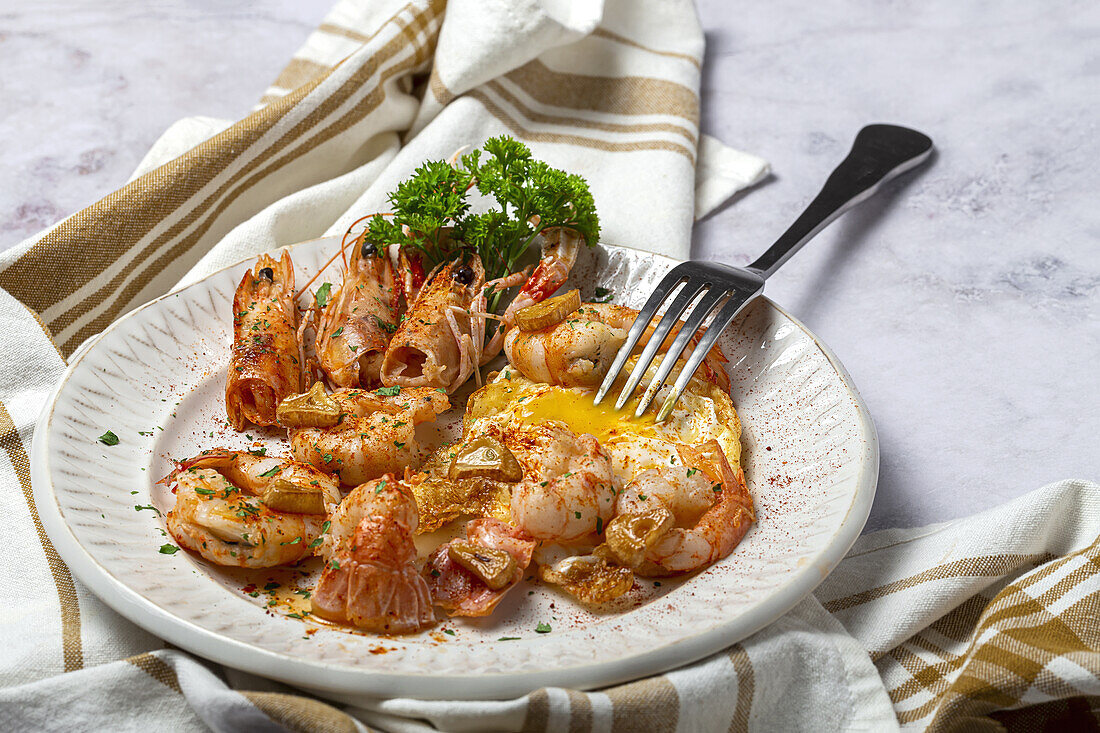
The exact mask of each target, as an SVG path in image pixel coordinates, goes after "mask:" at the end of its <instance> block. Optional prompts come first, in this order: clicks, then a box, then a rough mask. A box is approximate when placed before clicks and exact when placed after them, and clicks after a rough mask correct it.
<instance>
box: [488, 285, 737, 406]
mask: <svg viewBox="0 0 1100 733" xmlns="http://www.w3.org/2000/svg"><path fill="white" fill-rule="evenodd" d="M637 315H638V311H636V310H635V309H633V308H627V307H625V306H621V305H610V304H606V303H584V304H582V305H581V307H580V309H579V310H577V311H576V312H574V313H573V314H572V315H570V316H569V317H568V318H566V319H565V320H564V321H562V322H561V323H558V324H556V325H554V326H550V327H548V328H544V329H542V330H540V331H521V330H519V329H511V330H510V331H509V332H508V334H507V336H506V337H505V339H504V352H505V353H506V354H507V355H508V361H509V362H510V363H511V364H512V366H514V367H515V368H516V369H518V370H519V371H520V372H522V373H523V375H524V376H526V377H527V378H528V379H531V380H533V381H536V382H544V383H546V384H559V385H562V386H564V387H594V386H596V385H598V384H599V383H600V382H601V381H603V378H604V376H606V374H607V370H608V369H609V368H610V367H611V362H612V361H614V359H615V354H616V353H617V352H618V350H619V347H620V346H622V345H623V342H624V341H626V334H627V331H629V330H630V326H631V324H632V323H633V322H634V319H635V318H636V317H637ZM682 325H683V323H682V322H681V323H678V324H677V325H675V326H673V328H672V329H671V331H670V332H669V334H668V336H667V337H666V338H665V341H664V343H662V344H661V347H660V349H658V353H660V354H663V353H665V352H667V351H668V349H669V347H670V346H671V345H672V341H673V339H674V338H675V337H676V334H678V333H679V332H680V327H681V326H682ZM653 330H654V324H650V325H649V327H648V328H647V329H646V332H645V333H644V334H643V336H642V338H641V339H639V341H638V345H637V346H636V347H635V350H634V353H635V354H640V353H641V351H642V349H643V348H644V347H645V344H646V342H648V341H649V338H650V336H652V335H653ZM692 343H698V336H696V337H694V338H693V340H692ZM690 353H691V350H690V348H689V349H685V350H684V356H683V357H682V358H687V356H688V355H689V354H690ZM725 361H726V358H725V357H724V356H723V355H722V352H721V351H719V350H718V347H717V346H716V347H714V348H713V349H711V351H710V353H709V354H707V357H706V359H704V360H703V364H702V366H701V367H700V371H699V372H698V376H699V378H701V379H703V380H705V381H708V382H710V383H712V384H715V385H717V386H718V387H720V388H722V389H723V390H725V391H727V392H728V391H729V375H727V374H726V370H725V369H724V368H723V366H722V365H723V363H725ZM627 372H629V370H627Z"/></svg>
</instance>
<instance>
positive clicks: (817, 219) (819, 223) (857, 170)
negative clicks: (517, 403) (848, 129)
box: [595, 125, 932, 421]
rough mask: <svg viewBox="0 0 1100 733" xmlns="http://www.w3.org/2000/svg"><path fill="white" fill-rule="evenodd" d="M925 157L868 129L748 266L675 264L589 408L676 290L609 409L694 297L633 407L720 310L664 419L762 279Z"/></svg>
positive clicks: (912, 133)
mask: <svg viewBox="0 0 1100 733" xmlns="http://www.w3.org/2000/svg"><path fill="white" fill-rule="evenodd" d="M931 154H932V140H931V139H930V138H929V137H928V136H927V135H923V134H921V133H919V132H917V131H916V130H910V129H908V128H905V127H898V126H896V125H868V126H867V127H864V128H863V129H862V130H860V131H859V134H858V135H856V140H855V142H854V143H853V144H852V150H851V151H850V152H849V153H848V157H847V158H845V159H844V160H843V161H842V162H841V163H840V165H838V166H837V167H836V169H835V170H834V171H833V172H832V174H831V175H830V176H829V178H828V180H827V181H825V186H824V187H823V188H822V189H821V193H819V194H818V195H817V198H815V199H814V200H813V201H811V202H810V205H809V206H807V207H806V210H805V211H803V212H802V215H801V216H799V217H798V219H796V220H795V222H794V224H792V225H791V226H790V228H789V229H788V230H787V231H785V232H783V235H782V236H780V237H779V239H777V240H776V242H775V244H773V245H772V246H771V247H770V248H769V249H768V251H767V252H765V253H764V254H762V255H761V256H760V257H758V258H757V260H756V261H755V262H753V263H752V264H751V265H749V266H748V267H731V266H729V265H723V264H721V263H718V262H682V263H680V264H679V265H677V266H676V267H674V268H672V270H671V271H670V272H669V273H668V274H667V275H665V277H664V279H663V280H661V282H660V284H659V285H658V286H657V288H656V289H655V290H654V291H653V294H652V295H650V296H649V300H647V301H646V304H645V306H644V307H643V308H642V309H641V311H639V312H638V317H637V318H636V319H635V320H634V323H633V325H631V327H630V331H629V333H628V334H627V337H626V342H625V343H624V344H623V345H622V347H621V348H620V349H619V351H618V353H616V355H615V361H614V362H612V364H611V369H610V370H608V372H607V376H605V377H604V380H603V383H602V384H601V385H600V389H599V391H597V392H596V399H595V404H597V405H598V404H600V402H601V401H603V398H604V397H605V396H606V395H607V393H608V392H609V391H610V390H611V387H612V385H613V384H614V383H615V380H616V379H617V378H618V376H619V372H621V371H622V368H623V365H624V364H626V360H627V359H628V358H629V357H630V354H631V353H632V352H633V351H634V348H635V346H637V344H638V340H639V339H640V338H641V337H642V334H643V333H644V332H645V329H646V327H647V326H648V325H649V323H650V321H652V320H653V317H654V316H655V315H656V314H657V312H658V311H659V310H660V308H661V305H662V304H663V303H664V302H665V301H666V300H667V299H668V297H669V295H671V293H672V291H673V290H675V289H676V288H677V287H678V286H680V285H683V287H681V288H680V290H679V292H678V293H677V294H676V298H675V299H674V300H673V301H672V304H671V305H669V307H668V309H667V310H666V311H665V314H664V317H662V318H661V320H660V322H658V324H657V327H656V328H655V329H654V331H653V334H652V336H650V338H649V341H648V342H647V343H646V345H645V349H643V351H642V353H641V355H640V356H639V358H638V362H637V363H636V364H635V365H634V369H633V370H632V371H631V372H630V375H629V377H628V378H627V380H626V384H625V386H624V387H623V390H622V392H620V393H619V399H618V400H616V402H615V409H616V410H619V409H622V407H623V405H625V404H626V403H627V402H628V401H629V400H630V398H631V397H632V396H633V395H634V390H635V389H636V388H637V387H638V384H639V383H640V382H641V380H642V378H643V377H644V376H645V373H646V370H648V369H649V366H650V364H651V362H652V361H653V358H654V357H655V356H656V354H657V350H658V349H659V348H660V346H661V344H663V343H664V341H665V339H666V338H667V336H668V334H669V331H671V330H672V327H673V326H674V325H675V324H676V322H677V321H679V319H680V316H681V315H683V313H684V311H686V310H687V309H688V307H689V306H691V304H692V303H693V302H695V300H696V298H699V300H698V302H697V303H695V308H694V309H693V310H692V311H691V314H690V315H689V316H688V317H687V320H686V321H685V323H684V326H683V328H681V329H680V331H679V333H678V334H677V335H676V338H675V339H674V340H673V342H672V344H671V346H670V347H669V349H668V352H667V353H666V354H665V355H664V357H663V358H662V359H661V362H660V366H658V368H657V373H656V375H655V376H654V378H653V381H652V382H650V384H649V386H648V387H647V388H646V391H645V393H644V394H643V395H642V398H641V400H639V402H638V408H637V410H636V411H635V413H634V414H635V416H636V417H641V416H642V415H643V414H645V411H646V410H647V409H649V405H650V404H651V403H652V402H653V398H654V397H655V396H656V394H657V392H658V391H659V390H660V389H661V387H662V386H664V383H665V380H666V379H668V375H669V374H670V373H671V372H672V370H673V368H674V367H675V366H676V362H677V361H678V360H679V359H680V356H681V354H682V353H683V351H684V349H685V348H686V347H687V346H688V344H689V342H690V341H691V339H692V338H693V336H695V334H696V332H698V331H699V329H700V328H701V327H702V325H703V322H704V321H705V320H706V318H707V316H709V315H711V313H713V312H714V311H715V310H716V309H718V308H719V306H721V309H720V310H718V313H717V315H715V316H714V318H713V319H712V320H711V321H710V323H709V324H708V326H707V329H706V332H705V333H704V334H703V335H702V336H701V337H700V338H699V342H698V343H697V344H696V345H695V347H694V348H693V349H692V352H691V354H690V355H689V356H688V359H687V362H686V363H685V365H684V368H683V370H682V371H681V372H680V375H679V376H678V377H677V379H676V382H675V383H674V384H673V385H672V389H671V391H670V392H669V393H668V395H667V396H666V397H665V399H664V401H663V402H662V403H661V409H660V410H659V412H658V413H657V420H658V421H661V420H664V419H665V418H666V417H668V415H669V414H670V413H671V412H672V408H673V407H674V406H675V405H676V402H677V401H678V400H679V399H680V395H681V394H682V393H683V391H684V389H685V388H686V387H687V384H688V381H690V379H691V376H692V375H693V374H694V373H695V371H696V370H697V369H698V368H699V365H700V364H702V362H703V358H704V357H705V356H706V355H707V352H708V351H710V349H711V347H713V346H714V343H715V342H716V341H717V340H718V337H719V336H720V335H721V333H722V331H723V330H725V328H726V326H728V325H729V324H730V322H731V321H733V319H734V318H736V317H737V314H738V313H740V312H741V309H742V308H744V307H745V306H746V305H747V304H748V302H749V301H750V300H752V299H753V298H755V297H756V296H757V295H759V294H760V293H762V292H763V290H764V281H765V280H766V279H767V278H768V276H770V275H771V274H772V273H773V272H775V271H776V270H778V269H779V266H780V265H782V264H783V263H784V262H786V261H787V260H788V259H790V257H791V255H793V254H794V253H795V252H797V251H798V250H799V249H800V248H801V247H802V245H804V244H805V243H806V242H808V241H810V239H812V238H813V237H814V235H816V234H817V233H818V232H820V231H821V230H822V229H824V228H825V227H826V226H827V225H828V224H829V223H830V222H832V221H833V219H836V218H837V217H838V216H840V215H841V214H843V213H844V212H845V211H847V210H848V209H850V208H852V207H853V206H855V205H856V204H858V203H860V202H862V201H864V200H866V199H868V198H870V197H871V195H872V194H874V193H875V192H876V191H878V189H879V188H880V187H881V186H882V184H883V183H885V182H886V181H889V180H890V179H892V178H894V177H895V176H898V175H900V174H902V173H904V172H906V171H908V170H911V169H913V168H915V167H917V166H918V165H920V164H921V163H923V162H924V161H925V160H927V159H928V156H929V155H931ZM700 295H701V296H702V297H700Z"/></svg>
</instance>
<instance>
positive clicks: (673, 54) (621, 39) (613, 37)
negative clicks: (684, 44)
mask: <svg viewBox="0 0 1100 733" xmlns="http://www.w3.org/2000/svg"><path fill="white" fill-rule="evenodd" d="M592 35H594V36H599V37H600V38H606V39H608V40H610V41H615V42H616V43H621V44H623V45H624V46H632V47H634V48H637V49H641V50H642V51H648V52H649V53H652V54H656V55H657V56H667V57H668V58H670V59H683V60H684V61H687V62H688V63H689V64H691V65H692V66H694V67H695V68H696V69H702V68H703V64H702V63H701V62H700V61H699V59H697V58H695V57H694V56H692V55H691V54H689V53H679V52H677V51H659V50H657V49H655V48H650V47H649V46H643V45H642V44H640V43H638V42H637V41H632V40H631V39H629V38H627V37H626V36H620V35H619V34H618V33H613V32H611V31H609V30H607V29H606V28H597V29H596V30H594V31H592Z"/></svg>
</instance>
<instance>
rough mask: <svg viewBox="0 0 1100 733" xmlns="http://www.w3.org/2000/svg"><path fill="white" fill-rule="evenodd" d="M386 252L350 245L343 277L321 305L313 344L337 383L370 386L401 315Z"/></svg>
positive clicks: (378, 381) (377, 379)
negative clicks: (379, 253)
mask: <svg viewBox="0 0 1100 733" xmlns="http://www.w3.org/2000/svg"><path fill="white" fill-rule="evenodd" d="M398 282H399V280H398V278H397V277H395V274H394V271H393V266H392V264H391V262H390V260H389V258H388V257H385V256H375V255H368V256H366V257H364V256H362V252H361V247H360V246H359V242H358V241H356V243H355V244H354V246H353V250H352V254H351V260H350V262H349V264H348V270H347V272H346V273H345V274H344V280H343V282H341V284H340V286H339V288H338V289H337V290H336V292H335V293H333V294H332V297H331V298H329V300H328V301H327V302H326V303H325V306H324V308H322V309H321V318H320V323H319V325H318V328H317V334H316V338H315V340H314V348H315V351H316V352H317V359H318V361H319V362H320V365H321V370H322V371H323V372H324V373H325V376H327V377H328V378H329V379H330V380H331V381H332V383H333V384H335V385H336V386H338V387H376V386H378V385H380V384H381V383H382V382H381V378H380V376H379V373H380V370H381V367H382V359H383V355H384V353H385V351H386V347H387V346H388V345H389V343H390V338H391V335H392V334H393V333H394V332H395V331H396V330H397V321H398V319H399V318H400V315H401V305H402V303H401V299H400V293H399V290H400V288H399V287H398Z"/></svg>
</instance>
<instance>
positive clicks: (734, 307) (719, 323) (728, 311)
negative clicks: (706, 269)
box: [657, 293, 753, 422]
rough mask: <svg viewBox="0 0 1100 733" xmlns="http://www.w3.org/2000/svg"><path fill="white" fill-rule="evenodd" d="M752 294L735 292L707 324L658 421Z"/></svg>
mask: <svg viewBox="0 0 1100 733" xmlns="http://www.w3.org/2000/svg"><path fill="white" fill-rule="evenodd" d="M752 297H753V296H752V295H751V294H742V293H733V294H731V295H730V299H729V300H727V301H726V304H725V305H723V306H722V310H720V311H718V315H716V316H715V317H714V320H712V321H711V322H710V325H709V326H707V332H706V333H705V334H703V337H702V338H701V339H699V343H698V344H696V345H695V348H694V349H693V350H692V352H691V356H689V357H688V359H687V362H686V363H685V364H684V368H683V371H681V372H680V375H679V376H678V377H676V382H675V384H673V385H672V389H671V390H669V393H668V395H666V396H665V401H664V402H662V403H661V409H660V410H659V411H658V412H657V422H661V421H662V420H664V419H665V418H666V417H668V416H669V414H670V413H671V412H672V408H673V407H675V406H676V402H677V401H678V400H679V399H680V395H681V394H683V392H684V390H685V389H686V388H687V385H688V382H690V381H691V377H692V375H693V374H695V372H696V370H698V369H699V365H700V364H702V363H703V360H704V359H705V358H706V357H707V352H709V351H710V350H711V349H712V348H713V347H714V344H715V343H717V341H718V337H719V336H721V335H722V332H723V331H725V330H726V326H728V325H730V323H731V322H732V321H733V319H734V318H736V317H737V314H738V313H740V312H741V309H742V308H744V307H745V305H746V304H747V303H748V302H749V301H750V300H752Z"/></svg>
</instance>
